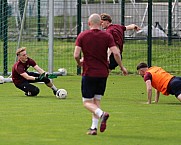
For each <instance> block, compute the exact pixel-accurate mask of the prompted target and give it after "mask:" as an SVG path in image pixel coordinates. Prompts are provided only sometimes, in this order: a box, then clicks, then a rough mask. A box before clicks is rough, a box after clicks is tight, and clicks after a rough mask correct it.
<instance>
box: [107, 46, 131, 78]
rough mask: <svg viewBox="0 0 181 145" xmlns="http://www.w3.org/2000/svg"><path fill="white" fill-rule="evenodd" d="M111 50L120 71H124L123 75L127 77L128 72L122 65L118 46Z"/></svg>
mask: <svg viewBox="0 0 181 145" xmlns="http://www.w3.org/2000/svg"><path fill="white" fill-rule="evenodd" d="M110 50H111V51H112V53H113V54H114V58H115V60H116V62H117V63H118V65H119V67H120V69H121V70H122V72H123V74H124V75H127V74H128V71H127V70H126V68H125V67H124V66H123V64H122V60H121V55H120V52H119V49H118V48H117V47H116V46H113V47H110Z"/></svg>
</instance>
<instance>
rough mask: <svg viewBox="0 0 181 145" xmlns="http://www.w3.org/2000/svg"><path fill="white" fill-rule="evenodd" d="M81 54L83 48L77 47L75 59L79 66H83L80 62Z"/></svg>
mask: <svg viewBox="0 0 181 145" xmlns="http://www.w3.org/2000/svg"><path fill="white" fill-rule="evenodd" d="M80 52H81V47H79V46H75V50H74V59H75V60H76V62H77V65H78V66H81V65H82V62H81V61H80Z"/></svg>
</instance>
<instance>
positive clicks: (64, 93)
mask: <svg viewBox="0 0 181 145" xmlns="http://www.w3.org/2000/svg"><path fill="white" fill-rule="evenodd" d="M56 97H57V98H58V99H65V98H66V97H67V91H66V90H65V89H58V91H57V93H56Z"/></svg>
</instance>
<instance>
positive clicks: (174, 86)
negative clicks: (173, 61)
mask: <svg viewBox="0 0 181 145" xmlns="http://www.w3.org/2000/svg"><path fill="white" fill-rule="evenodd" d="M137 70H138V73H139V75H141V76H142V77H143V78H144V81H145V83H146V88H147V96H148V102H147V104H151V98H152V87H153V88H155V91H156V92H155V101H154V102H155V103H158V101H159V96H160V92H161V93H162V94H163V95H166V96H168V95H169V94H171V95H175V97H176V98H177V99H178V100H179V101H181V77H176V76H173V75H171V74H170V73H168V72H166V71H165V70H164V69H162V68H161V67H158V66H153V67H150V68H148V65H147V64H146V63H144V62H142V63H140V64H138V66H137Z"/></svg>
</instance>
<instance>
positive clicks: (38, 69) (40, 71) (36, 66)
mask: <svg viewBox="0 0 181 145" xmlns="http://www.w3.org/2000/svg"><path fill="white" fill-rule="evenodd" d="M34 69H35V70H36V71H37V72H39V73H40V74H43V73H45V71H44V70H43V69H42V68H40V67H39V66H38V65H35V66H34Z"/></svg>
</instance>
